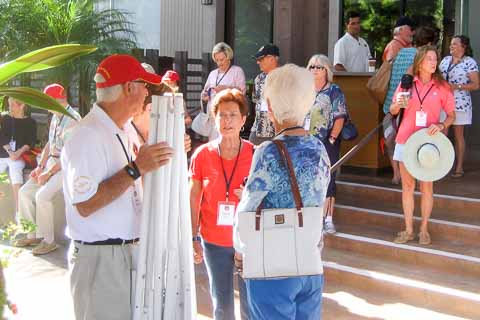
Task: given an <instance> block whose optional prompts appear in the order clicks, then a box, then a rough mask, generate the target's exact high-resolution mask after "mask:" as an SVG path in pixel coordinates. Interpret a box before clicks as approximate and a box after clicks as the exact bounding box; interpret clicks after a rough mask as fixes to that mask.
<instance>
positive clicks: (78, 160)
mask: <svg viewBox="0 0 480 320" xmlns="http://www.w3.org/2000/svg"><path fill="white" fill-rule="evenodd" d="M117 135H118V137H120V139H121V140H122V142H123V145H124V146H125V149H126V151H127V153H128V157H133V159H135V155H134V148H135V147H134V144H136V143H137V142H138V138H137V137H136V134H135V131H134V129H133V128H132V126H131V124H130V121H128V122H127V124H126V125H125V127H124V129H123V130H121V129H119V128H118V127H117V125H116V124H115V123H114V122H113V120H112V119H111V118H110V117H109V116H108V115H107V114H106V113H105V111H103V110H102V109H101V108H100V107H99V106H98V105H96V104H94V106H93V108H92V110H91V111H90V112H89V113H88V114H87V115H86V116H85V118H84V119H82V120H81V121H80V122H79V123H78V125H77V126H76V127H75V128H74V130H73V132H72V134H71V137H70V139H69V140H68V141H67V142H66V144H65V146H64V147H63V150H62V155H61V161H62V170H63V190H64V196H65V205H66V217H67V235H68V236H69V237H70V238H71V239H73V240H81V241H86V242H93V241H101V240H106V239H109V238H120V239H124V240H130V239H135V238H138V237H139V234H140V215H141V214H140V213H141V212H140V210H139V208H138V203H139V201H140V203H141V196H142V189H141V187H142V186H141V179H137V180H136V181H135V183H133V182H132V186H131V187H129V188H128V189H127V190H126V191H125V192H124V193H123V194H122V195H121V196H120V197H118V198H117V199H115V200H114V201H113V202H111V203H110V204H108V205H106V206H105V207H103V208H101V209H99V210H97V211H96V212H94V213H93V214H91V215H90V216H88V217H82V216H81V215H80V214H79V213H78V210H77V208H76V206H75V204H77V203H80V202H84V201H86V200H88V199H90V198H91V197H93V196H94V195H95V193H96V192H97V189H98V186H99V185H100V183H101V182H103V181H105V180H106V179H108V178H110V177H111V176H113V175H114V174H116V173H117V172H118V171H120V170H122V168H124V167H125V166H126V165H127V163H128V162H129V161H128V160H127V156H126V155H125V152H124V150H123V148H122V144H121V143H120V141H119V139H118V138H117ZM137 145H138V144H137ZM138 197H140V200H138V199H139V198H138ZM135 201H136V203H137V206H135Z"/></svg>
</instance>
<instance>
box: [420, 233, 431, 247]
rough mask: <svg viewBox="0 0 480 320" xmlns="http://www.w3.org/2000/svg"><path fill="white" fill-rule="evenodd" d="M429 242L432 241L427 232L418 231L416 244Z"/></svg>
mask: <svg viewBox="0 0 480 320" xmlns="http://www.w3.org/2000/svg"><path fill="white" fill-rule="evenodd" d="M430 243H432V240H431V239H430V234H429V233H428V232H420V233H419V234H418V244H422V245H428V244H430Z"/></svg>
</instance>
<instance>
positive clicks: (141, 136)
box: [131, 120, 147, 143]
mask: <svg viewBox="0 0 480 320" xmlns="http://www.w3.org/2000/svg"><path fill="white" fill-rule="evenodd" d="M131 123H132V126H133V129H135V131H136V132H137V134H138V136H139V137H140V138H141V139H142V143H145V142H147V141H146V140H145V138H144V137H143V135H142V133H141V132H140V130H138V128H137V126H136V125H135V123H133V120H132V122H131Z"/></svg>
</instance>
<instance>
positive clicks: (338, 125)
mask: <svg viewBox="0 0 480 320" xmlns="http://www.w3.org/2000/svg"><path fill="white" fill-rule="evenodd" d="M344 123H345V118H338V119H336V120H335V122H334V123H333V128H332V132H330V136H332V137H334V138H335V139H336V138H338V136H339V135H340V132H342V129H343V124H344Z"/></svg>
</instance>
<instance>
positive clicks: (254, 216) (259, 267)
mask: <svg viewBox="0 0 480 320" xmlns="http://www.w3.org/2000/svg"><path fill="white" fill-rule="evenodd" d="M273 142H274V143H275V145H276V146H277V148H278V150H279V152H280V155H281V156H282V158H283V162H284V163H286V167H287V169H288V170H287V171H288V175H289V178H290V185H291V188H292V193H293V198H294V199H295V208H284V209H263V208H262V203H261V204H260V205H259V206H258V208H257V210H256V211H252V212H239V213H237V217H236V225H235V228H236V230H235V231H236V232H237V234H238V237H239V240H240V242H241V243H243V245H244V251H243V253H242V258H243V274H242V277H243V278H246V279H252V278H253V279H254V278H278V277H297V276H306V275H317V274H322V273H323V266H322V259H321V249H322V246H323V242H322V228H323V223H322V218H323V208H322V207H303V202H302V198H301V195H300V190H299V188H298V183H297V179H296V177H295V172H294V170H293V165H292V160H291V159H290V156H289V154H288V151H287V149H286V147H285V145H284V144H283V143H282V142H281V141H278V140H273Z"/></svg>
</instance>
